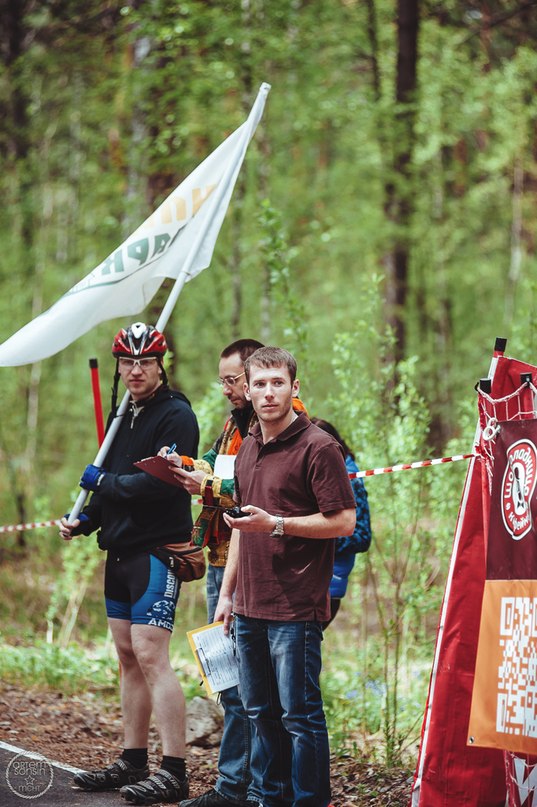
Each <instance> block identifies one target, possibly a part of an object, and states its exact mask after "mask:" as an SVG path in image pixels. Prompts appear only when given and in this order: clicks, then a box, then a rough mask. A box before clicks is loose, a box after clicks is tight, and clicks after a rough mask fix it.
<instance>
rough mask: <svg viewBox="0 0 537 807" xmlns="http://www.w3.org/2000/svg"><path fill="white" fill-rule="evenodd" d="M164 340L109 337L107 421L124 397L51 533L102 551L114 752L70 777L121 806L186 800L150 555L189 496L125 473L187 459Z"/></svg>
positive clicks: (178, 713) (190, 419)
mask: <svg viewBox="0 0 537 807" xmlns="http://www.w3.org/2000/svg"><path fill="white" fill-rule="evenodd" d="M166 350H167V345H166V339H165V337H164V334H162V333H160V332H159V331H158V330H157V329H156V328H154V327H153V326H151V325H146V324H144V323H142V322H136V323H134V324H133V325H131V326H130V327H128V328H126V329H125V328H122V329H121V330H120V331H119V333H118V334H116V336H115V338H114V342H113V346H112V354H113V355H114V356H115V358H116V375H115V379H114V392H113V398H112V412H111V414H110V417H109V423H110V422H111V420H112V419H113V418H114V417H116V416H117V415H116V398H117V385H118V381H119V380H120V379H121V381H122V382H123V384H124V385H125V387H126V388H127V390H128V391H129V393H130V401H129V407H128V410H127V411H126V412H125V414H124V415H123V416H122V422H121V424H120V426H119V429H118V432H117V434H116V436H115V438H114V441H113V443H112V445H111V447H110V449H109V451H108V453H107V455H106V458H105V460H104V462H103V466H102V467H96V466H94V465H88V466H87V468H86V469H85V471H84V473H83V474H82V478H81V480H80V485H81V487H83V488H85V489H86V490H89V491H92V497H91V500H90V501H89V503H88V504H87V506H86V507H85V508H84V510H83V511H82V513H81V515H80V518H79V519H76V520H75V522H74V524H73V525H69V524H68V523H67V519H66V518H64V519H62V522H61V527H60V535H61V536H62V537H63V538H64V539H66V540H69V539H70V538H71V537H72V536H73V535H78V534H80V533H83V534H85V535H89V534H90V533H92V532H93V531H94V530H99V532H98V543H99V547H100V548H101V549H103V550H105V551H106V552H107V559H106V566H105V581H104V593H105V601H106V612H107V616H108V623H109V626H110V630H111V633H112V637H113V639H114V644H115V646H116V650H117V653H118V656H119V660H120V664H121V680H120V689H121V706H122V718H123V733H124V748H123V751H122V753H121V756H120V757H119V759H117V760H116V761H115V762H113V763H112V764H110V765H109V766H107V767H105V768H102V769H100V770H93V771H87V772H83V773H78V774H76V775H75V777H74V784H75V785H76V786H77V787H78V788H80V789H82V790H86V791H102V790H115V789H119V790H120V794H121V796H122V797H123V798H124V799H125V800H126V801H128V802H130V803H131V804H155V803H167V802H173V801H175V802H177V801H180V800H181V799H185V798H187V797H188V777H187V774H186V766H185V699H184V695H183V692H182V689H181V686H180V684H179V682H178V680H177V677H176V675H175V673H174V671H173V669H172V667H171V665H170V660H169V642H170V637H171V632H172V629H173V623H174V616H175V609H176V605H177V600H178V597H179V588H180V583H179V582H178V580H177V578H176V577H175V576H174V575H173V573H172V572H171V571H170V570H169V569H168V568H167V566H166V565H165V563H163V562H162V561H161V560H160V559H159V558H157V557H156V556H155V555H154V554H152V550H155V549H157V548H158V547H162V546H165V545H166V544H176V543H182V542H184V543H185V544H187V543H188V542H189V541H190V535H191V531H192V517H191V511H190V504H191V498H190V495H189V494H188V493H187V492H186V491H184V490H182V489H180V488H177V487H174V486H172V485H169V484H167V483H166V482H162V481H161V480H159V479H156V478H155V477H153V476H150V475H149V474H146V473H144V472H143V471H140V470H139V469H138V468H136V467H135V466H134V463H135V462H137V461H138V460H141V459H144V458H145V457H149V456H152V455H155V454H156V453H157V451H158V449H159V448H160V447H161V446H162V445H164V444H168V445H171V444H172V443H176V444H177V450H178V451H180V452H181V454H188V455H191V456H196V453H197V448H198V438H199V432H198V425H197V421H196V417H195V415H194V413H193V411H192V409H191V407H190V403H189V401H188V400H187V399H186V398H185V396H184V395H183V394H182V393H180V392H175V391H173V390H171V389H170V388H169V386H168V381H167V378H166V372H165V369H164V365H163V358H164V354H165V353H166ZM151 714H153V716H154V720H155V723H156V726H157V730H158V732H159V735H160V739H161V743H162V754H163V757H162V763H161V767H160V770H158V771H156V772H155V773H154V774H152V775H151V776H150V775H149V769H148V765H147V745H148V733H149V721H150V717H151Z"/></svg>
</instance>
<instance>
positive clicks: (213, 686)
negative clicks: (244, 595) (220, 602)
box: [186, 622, 239, 695]
mask: <svg viewBox="0 0 537 807" xmlns="http://www.w3.org/2000/svg"><path fill="white" fill-rule="evenodd" d="M186 635H187V637H188V642H189V644H190V648H191V650H192V652H193V654H194V658H195V659H196V664H197V665H198V669H199V671H200V674H201V678H202V681H203V684H204V686H205V689H206V690H207V693H208V694H209V695H214V694H216V693H217V692H222V691H223V690H224V689H230V688H231V687H234V686H237V684H238V683H239V663H238V661H237V657H236V655H235V650H234V647H233V642H232V640H231V637H230V636H226V635H225V634H224V623H223V622H213V623H212V624H210V625H204V626H203V627H202V628H195V629H194V630H189V631H187V634H186Z"/></svg>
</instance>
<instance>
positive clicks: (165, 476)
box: [133, 457, 183, 488]
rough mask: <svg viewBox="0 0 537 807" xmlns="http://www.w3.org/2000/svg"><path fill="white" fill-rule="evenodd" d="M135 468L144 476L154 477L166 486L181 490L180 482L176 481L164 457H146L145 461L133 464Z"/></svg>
mask: <svg viewBox="0 0 537 807" xmlns="http://www.w3.org/2000/svg"><path fill="white" fill-rule="evenodd" d="M133 465H136V467H137V468H141V469H142V471H145V472H146V474H151V476H156V477H157V479H161V480H162V481H163V482H167V483H168V485H174V486H175V487H176V488H182V487H183V486H182V485H181V483H180V481H179V480H178V479H177V477H176V476H175V474H174V473H173V471H172V466H171V465H170V463H169V462H168V460H167V459H165V457H147V459H145V460H140V461H139V462H135V463H133Z"/></svg>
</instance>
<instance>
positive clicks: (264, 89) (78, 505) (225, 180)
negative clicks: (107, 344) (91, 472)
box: [68, 83, 270, 524]
mask: <svg viewBox="0 0 537 807" xmlns="http://www.w3.org/2000/svg"><path fill="white" fill-rule="evenodd" d="M269 90H270V84H265V83H263V84H262V85H261V87H260V88H259V92H258V94H257V98H256V100H255V102H254V105H253V107H252V109H251V111H250V114H249V116H248V118H247V120H246V122H245V123H244V124H243V125H244V132H243V136H242V138H241V140H240V148H238V149H237V152H238V154H239V159H238V161H237V160H232V161H231V163H230V165H229V167H228V169H227V171H226V172H225V174H224V175H223V176H222V179H221V181H220V182H219V184H218V188H217V189H216V191H215V192H214V194H213V196H212V198H211V199H210V200H209V201H208V203H207V208H206V210H203V209H202V211H203V212H202V211H200V213H202V215H203V213H205V220H204V222H203V225H202V226H201V227H200V229H199V232H198V233H197V235H196V237H195V239H194V241H193V242H192V246H191V248H190V251H189V253H188V255H187V257H186V259H185V263H184V266H183V268H182V270H181V272H180V274H179V276H178V277H177V280H176V281H175V283H174V284H173V287H172V290H171V292H170V294H169V297H168V299H167V301H166V304H165V306H164V308H163V309H162V312H161V314H160V317H159V318H158V321H157V324H156V326H155V327H156V328H157V330H159V331H163V330H164V328H165V327H166V325H167V323H168V320H169V318H170V316H171V313H172V311H173V309H174V306H175V303H176V302H177V299H178V297H179V295H180V294H181V291H182V290H183V286H184V285H185V283H186V281H187V280H188V278H189V275H190V271H191V269H192V264H193V263H194V259H195V257H196V255H197V254H198V251H199V249H200V246H201V245H202V243H203V240H204V238H205V236H206V235H207V230H208V229H209V225H210V224H211V222H212V219H213V214H214V212H215V211H216V210H218V208H219V206H220V204H221V202H222V200H223V198H224V196H225V194H226V192H227V191H228V188H229V184H230V180H231V179H232V177H233V174H234V172H235V171H237V173H238V171H239V169H240V166H241V165H242V161H243V159H244V155H245V153H246V149H247V147H248V143H249V141H250V138H251V137H252V135H253V132H254V131H255V126H256V125H257V121H258V120H259V118H260V117H261V112H262V111H263V106H264V104H265V99H266V97H267V95H268V93H269ZM252 123H254V126H253V128H252V126H251V125H249V124H252ZM129 399H130V393H129V391H128V390H126V392H125V395H124V396H123V398H122V400H121V403H120V405H119V407H118V409H117V413H116V416H115V418H114V420H113V421H112V423H111V424H110V427H109V429H108V431H107V432H106V434H105V437H104V440H103V442H102V443H101V446H100V448H99V451H98V452H97V455H96V457H95V459H94V460H93V465H96V466H98V467H99V466H101V465H102V463H103V462H104V460H105V458H106V455H107V453H108V451H109V449H110V446H111V445H112V443H113V441H114V438H115V436H116V434H117V432H118V429H119V426H120V424H121V420H122V418H123V416H124V414H125V412H126V411H127V407H128V405H129ZM88 495H89V491H87V490H84V489H83V490H81V491H80V493H79V494H78V497H77V499H76V502H75V504H74V506H73V508H72V510H71V513H70V514H69V517H68V523H69V524H72V523H73V522H74V521H75V519H77V518H78V516H79V514H80V511H81V510H82V508H83V507H84V504H85V503H86V499H87V498H88Z"/></svg>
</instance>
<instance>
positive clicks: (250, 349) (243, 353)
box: [220, 339, 263, 364]
mask: <svg viewBox="0 0 537 807" xmlns="http://www.w3.org/2000/svg"><path fill="white" fill-rule="evenodd" d="M260 347H263V342H258V341H257V339H237V340H236V341H235V342H232V343H231V344H230V345H228V346H227V347H225V348H224V349H223V351H222V352H221V354H220V358H221V359H229V357H230V356H233V355H234V354H235V353H238V354H239V356H240V357H241V361H242V363H243V364H244V362H245V361H246V359H247V358H248V356H251V355H252V353H254V352H255V351H256V350H257V349H258V348H260Z"/></svg>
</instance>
